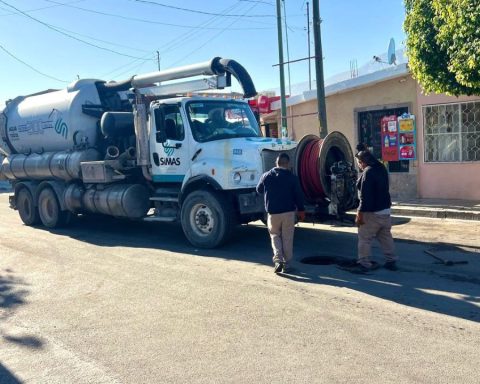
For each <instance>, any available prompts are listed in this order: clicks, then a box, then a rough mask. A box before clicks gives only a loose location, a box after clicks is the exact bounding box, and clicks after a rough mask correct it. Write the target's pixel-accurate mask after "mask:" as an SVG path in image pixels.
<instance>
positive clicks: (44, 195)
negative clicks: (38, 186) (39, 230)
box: [38, 188, 70, 228]
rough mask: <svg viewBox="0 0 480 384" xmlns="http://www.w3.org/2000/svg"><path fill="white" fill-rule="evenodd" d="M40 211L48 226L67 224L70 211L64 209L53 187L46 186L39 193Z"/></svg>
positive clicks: (45, 224) (54, 226)
mask: <svg viewBox="0 0 480 384" xmlns="http://www.w3.org/2000/svg"><path fill="white" fill-rule="evenodd" d="M38 213H39V216H40V220H41V221H42V224H43V225H44V226H45V227H47V228H59V227H62V226H64V225H65V224H67V222H68V221H69V219H70V212H68V211H62V210H61V208H60V204H59V203H58V199H57V195H56V194H55V192H54V191H53V190H52V189H51V188H44V189H42V191H41V192H40V194H39V195H38Z"/></svg>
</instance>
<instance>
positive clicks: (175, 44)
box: [159, 1, 240, 54]
mask: <svg viewBox="0 0 480 384" xmlns="http://www.w3.org/2000/svg"><path fill="white" fill-rule="evenodd" d="M239 5H240V1H237V2H236V3H235V4H233V5H231V6H229V7H227V8H225V9H224V10H223V11H221V14H228V12H230V11H232V10H234V9H235V8H237V7H238V6H239ZM217 19H219V16H213V17H211V18H209V19H208V20H206V21H204V22H202V23H200V24H198V25H197V27H196V28H195V29H193V30H191V31H188V32H186V33H184V34H183V35H181V36H178V37H176V38H174V39H173V40H171V41H169V42H168V43H166V44H164V45H162V46H160V47H159V49H163V52H162V54H164V51H165V50H168V51H169V52H171V51H173V50H175V49H177V48H180V47H182V45H181V44H182V43H183V42H184V41H187V40H188V39H189V38H190V37H191V36H195V37H196V38H197V37H199V36H200V35H199V34H197V31H196V30H197V29H200V30H202V29H204V28H203V27H204V26H208V25H210V24H213V23H215V22H216V21H217ZM223 29H224V28H223V27H222V28H221V31H223Z"/></svg>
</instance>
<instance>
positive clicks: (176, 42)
mask: <svg viewBox="0 0 480 384" xmlns="http://www.w3.org/2000/svg"><path fill="white" fill-rule="evenodd" d="M239 4H240V1H237V2H236V3H235V4H233V5H231V6H229V7H227V8H225V9H224V10H223V11H222V13H227V12H229V11H232V10H233V9H235V8H236V7H237V6H238V5H239ZM217 19H218V16H213V17H211V18H209V19H208V20H206V21H204V22H201V23H200V24H198V25H197V26H195V27H193V29H191V30H189V31H187V32H185V33H183V34H181V35H180V36H177V37H175V38H173V39H172V40H170V41H169V42H167V43H165V44H163V45H162V46H160V47H158V48H157V50H160V49H163V51H162V52H161V54H163V52H164V51H165V50H168V51H169V52H171V51H173V50H174V49H175V47H182V43H183V42H184V41H186V40H188V39H189V38H190V37H191V36H194V35H195V37H197V36H198V34H197V33H196V30H197V29H202V30H205V28H204V27H205V26H207V25H210V24H212V23H213V22H215V21H216V20H217ZM144 58H145V57H144ZM146 60H147V59H146ZM138 61H139V60H138V59H137V60H133V61H131V62H129V63H127V64H125V65H122V66H120V67H118V68H116V69H114V70H113V71H110V72H108V73H106V74H105V75H103V76H102V77H106V76H109V75H111V74H112V73H115V72H117V71H119V70H121V69H123V68H127V69H126V70H124V71H123V72H121V73H118V74H116V75H115V76H114V78H118V77H120V76H122V75H123V74H125V73H128V72H130V73H131V70H133V68H134V67H135V65H136V63H137V62H138Z"/></svg>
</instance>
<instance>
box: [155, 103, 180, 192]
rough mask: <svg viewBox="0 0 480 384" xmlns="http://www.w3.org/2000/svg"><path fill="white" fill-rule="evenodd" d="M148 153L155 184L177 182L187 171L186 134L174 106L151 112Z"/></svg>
mask: <svg viewBox="0 0 480 384" xmlns="http://www.w3.org/2000/svg"><path fill="white" fill-rule="evenodd" d="M150 153H151V156H152V159H151V160H152V177H153V181H155V182H165V183H181V182H182V181H183V179H184V177H185V173H186V172H187V170H188V164H189V162H188V154H189V150H188V135H187V134H186V133H185V125H184V119H183V118H182V115H181V113H180V107H179V105H177V104H163V105H161V106H160V107H159V108H156V109H154V113H153V124H152V129H151V139H150Z"/></svg>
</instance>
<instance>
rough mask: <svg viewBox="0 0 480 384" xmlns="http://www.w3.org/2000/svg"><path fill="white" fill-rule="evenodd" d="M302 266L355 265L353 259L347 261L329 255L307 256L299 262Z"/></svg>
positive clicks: (344, 258) (340, 257) (343, 258)
mask: <svg viewBox="0 0 480 384" xmlns="http://www.w3.org/2000/svg"><path fill="white" fill-rule="evenodd" d="M300 262H301V263H302V264H310V265H332V264H335V265H340V266H343V267H344V266H348V265H353V264H355V263H356V260H355V259H348V258H346V257H342V256H331V255H317V256H308V257H304V258H303V259H301V260H300Z"/></svg>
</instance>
